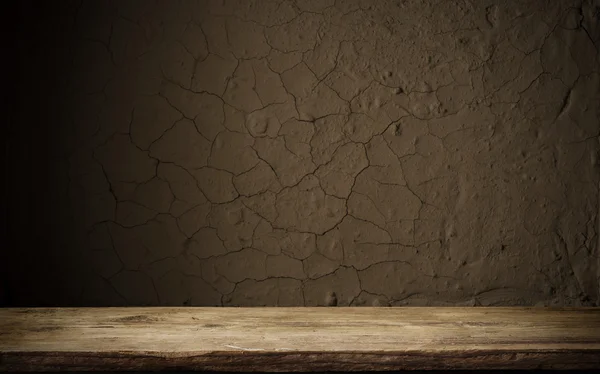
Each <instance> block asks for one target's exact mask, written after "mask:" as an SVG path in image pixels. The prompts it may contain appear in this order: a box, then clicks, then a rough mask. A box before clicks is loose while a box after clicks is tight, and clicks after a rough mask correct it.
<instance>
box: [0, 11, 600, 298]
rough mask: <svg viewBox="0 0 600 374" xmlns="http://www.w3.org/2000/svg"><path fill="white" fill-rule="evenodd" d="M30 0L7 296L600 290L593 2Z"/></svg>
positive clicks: (17, 34) (14, 127)
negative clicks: (80, 0)
mask: <svg viewBox="0 0 600 374" xmlns="http://www.w3.org/2000/svg"><path fill="white" fill-rule="evenodd" d="M13 8H14V10H13V11H12V12H11V15H13V17H11V18H12V19H11V21H13V22H12V24H13V25H14V26H13V27H11V29H10V31H11V33H10V35H12V37H11V38H10V39H11V41H12V49H13V51H14V53H13V54H12V55H13V58H10V59H9V60H10V63H11V64H12V65H13V67H12V68H11V71H8V72H7V75H9V76H10V77H8V79H9V81H10V82H12V84H9V85H8V87H9V88H10V89H9V90H8V91H9V94H8V95H7V99H6V100H5V105H7V106H8V108H9V109H10V111H7V113H8V116H9V123H10V124H11V125H10V126H9V127H8V136H7V139H8V142H7V155H8V158H7V161H8V162H6V164H5V169H6V170H5V175H6V176H7V177H6V181H7V183H6V184H5V186H4V188H5V189H6V192H7V193H6V194H5V196H6V198H5V202H6V203H7V209H6V210H5V212H7V214H6V215H5V216H6V220H7V225H6V226H5V228H6V229H7V233H6V235H7V238H8V239H9V242H8V245H7V246H6V248H7V250H6V251H5V252H4V253H3V259H2V264H3V267H4V270H3V275H4V285H5V286H4V287H5V296H4V303H5V304H7V305H159V304H160V305H210V306H216V305H225V306H228V305H243V306H250V305H269V306H275V305H279V306H284V305H306V306H312V305H335V304H337V305H340V306H342V305H598V304H600V291H599V279H600V278H599V276H600V266H599V265H600V254H599V251H598V249H599V248H598V230H599V226H598V225H599V220H598V208H599V204H598V195H599V188H598V186H599V184H598V183H599V174H598V151H599V143H598V140H599V138H598V135H599V133H598V131H599V129H600V125H599V119H600V105H599V103H600V90H599V83H600V54H599V49H600V20H599V16H598V14H599V13H598V12H599V9H600V2H599V1H598V0H583V1H516V0H515V1H490V0H486V1H482V0H472V1H417V0H411V1H391V0H384V1H375V0H372V1H368V0H363V1H360V0H355V1H351V0H336V1H334V0H312V1H309V0H297V1H279V0H278V1H274V0H272V1H271V0H254V1H253V0H238V1H182V2H176V1H164V0H163V1H138V2H134V1H130V0H125V1H100V0H93V1H84V2H83V3H81V4H80V3H79V2H69V1H63V2H32V1H30V2H15V3H14V4H13ZM15 41H17V42H15ZM10 82H9V83H10Z"/></svg>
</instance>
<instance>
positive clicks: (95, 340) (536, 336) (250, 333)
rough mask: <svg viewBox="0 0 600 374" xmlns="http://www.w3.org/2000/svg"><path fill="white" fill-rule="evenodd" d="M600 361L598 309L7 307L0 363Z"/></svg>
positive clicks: (344, 367)
mask: <svg viewBox="0 0 600 374" xmlns="http://www.w3.org/2000/svg"><path fill="white" fill-rule="evenodd" d="M534 368H536V369H592V368H600V308H562V309H549V308H483V307H478V308H433V307H427V308H420V307H410V308H367V307H356V308H80V309H71V308H69V309H0V371H74V370H77V371H109V370H110V371H117V370H139V371H142V370H148V371H154V370H202V371H206V370H211V371H246V372H248V371H296V372H305V371H388V370H415V369H417V370H431V369H436V370H438V369H534Z"/></svg>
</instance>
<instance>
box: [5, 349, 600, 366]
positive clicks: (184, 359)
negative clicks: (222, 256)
mask: <svg viewBox="0 0 600 374" xmlns="http://www.w3.org/2000/svg"><path fill="white" fill-rule="evenodd" d="M531 369H542V370H544V369H545V370H548V369H550V370H565V369H569V370H589V369H600V349H599V350H595V349H594V350H569V349H565V350H506V351H502V352H499V351H497V350H472V351H448V352H425V351H415V352H410V353H407V352H381V353H377V352H370V353H361V352H293V353H290V352H267V353H265V352H263V353H259V352H229V351H227V352H211V353H198V354H195V353H161V352H115V353H110V352H105V353H98V352H2V353H0V371H3V372H57V371H68V372H71V371H94V372H101V371H164V370H174V371H215V372H311V371H398V370H531Z"/></svg>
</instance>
